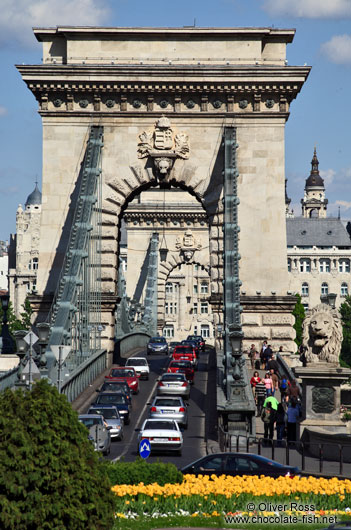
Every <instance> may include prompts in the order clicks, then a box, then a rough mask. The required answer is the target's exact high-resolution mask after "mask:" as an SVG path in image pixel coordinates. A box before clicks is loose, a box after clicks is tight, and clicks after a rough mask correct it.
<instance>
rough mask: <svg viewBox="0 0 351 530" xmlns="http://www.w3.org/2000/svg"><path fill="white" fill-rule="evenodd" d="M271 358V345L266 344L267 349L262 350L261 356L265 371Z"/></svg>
mask: <svg viewBox="0 0 351 530" xmlns="http://www.w3.org/2000/svg"><path fill="white" fill-rule="evenodd" d="M272 356H273V350H272V348H271V345H270V344H268V346H267V348H266V349H265V350H264V355H263V358H264V363H265V364H264V369H265V370H268V363H269V361H270V360H271V358H272Z"/></svg>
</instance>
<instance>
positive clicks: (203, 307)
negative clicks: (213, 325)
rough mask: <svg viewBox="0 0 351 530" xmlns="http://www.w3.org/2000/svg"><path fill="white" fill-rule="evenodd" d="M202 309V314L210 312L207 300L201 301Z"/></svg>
mask: <svg viewBox="0 0 351 530" xmlns="http://www.w3.org/2000/svg"><path fill="white" fill-rule="evenodd" d="M200 311H201V314H202V315H204V314H207V313H208V303H207V302H201V306H200Z"/></svg>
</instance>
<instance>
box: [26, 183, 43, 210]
mask: <svg viewBox="0 0 351 530" xmlns="http://www.w3.org/2000/svg"><path fill="white" fill-rule="evenodd" d="M32 204H41V191H40V190H39V188H38V184H35V188H34V190H33V191H32V193H30V194H29V195H28V197H27V200H26V206H30V205H32Z"/></svg>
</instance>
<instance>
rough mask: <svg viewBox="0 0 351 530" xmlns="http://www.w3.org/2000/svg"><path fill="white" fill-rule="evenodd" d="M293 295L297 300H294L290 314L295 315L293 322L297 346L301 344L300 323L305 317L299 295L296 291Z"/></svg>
mask: <svg viewBox="0 0 351 530" xmlns="http://www.w3.org/2000/svg"><path fill="white" fill-rule="evenodd" d="M295 296H296V298H297V301H296V304H295V307H294V310H293V313H292V314H293V315H294V317H295V324H294V329H295V331H296V339H295V342H296V344H297V346H298V347H299V346H301V344H302V323H303V321H304V318H305V308H304V306H303V305H302V303H301V296H300V295H299V294H298V293H296V294H295Z"/></svg>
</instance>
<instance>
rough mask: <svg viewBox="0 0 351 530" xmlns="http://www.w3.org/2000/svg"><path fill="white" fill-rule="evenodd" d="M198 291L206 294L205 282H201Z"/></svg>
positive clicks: (206, 286) (206, 285) (206, 284)
mask: <svg viewBox="0 0 351 530" xmlns="http://www.w3.org/2000/svg"><path fill="white" fill-rule="evenodd" d="M200 292H201V293H202V294H207V293H208V283H207V282H201V286H200Z"/></svg>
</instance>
